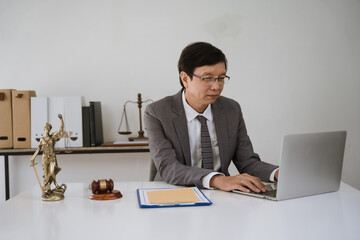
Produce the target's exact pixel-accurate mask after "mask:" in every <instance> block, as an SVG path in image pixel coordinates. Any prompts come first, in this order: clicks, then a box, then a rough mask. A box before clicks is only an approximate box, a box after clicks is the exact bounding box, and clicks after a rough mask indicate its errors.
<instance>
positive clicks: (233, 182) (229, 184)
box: [210, 173, 266, 192]
mask: <svg viewBox="0 0 360 240" xmlns="http://www.w3.org/2000/svg"><path fill="white" fill-rule="evenodd" d="M210 187H214V188H218V189H220V190H223V191H231V190H234V189H238V190H240V191H243V192H250V190H252V191H254V192H266V188H265V186H264V184H263V183H262V182H261V180H260V179H259V178H257V177H254V176H251V175H249V174H247V173H244V174H239V175H236V176H223V175H215V176H213V177H212V178H211V180H210Z"/></svg>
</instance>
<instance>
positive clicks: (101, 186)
mask: <svg viewBox="0 0 360 240" xmlns="http://www.w3.org/2000/svg"><path fill="white" fill-rule="evenodd" d="M113 189H114V182H113V180H112V179H109V180H106V179H101V180H98V181H95V180H94V181H93V182H92V183H91V191H92V193H93V194H97V193H109V192H112V190H113Z"/></svg>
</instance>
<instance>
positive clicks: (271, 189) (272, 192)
mask: <svg viewBox="0 0 360 240" xmlns="http://www.w3.org/2000/svg"><path fill="white" fill-rule="evenodd" d="M265 187H266V192H261V193H256V192H252V193H255V194H260V195H264V196H268V197H274V198H275V197H276V187H277V183H271V184H266V185H265Z"/></svg>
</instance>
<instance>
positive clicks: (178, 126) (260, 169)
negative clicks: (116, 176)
mask: <svg viewBox="0 0 360 240" xmlns="http://www.w3.org/2000/svg"><path fill="white" fill-rule="evenodd" d="M181 94H182V91H179V92H178V93H177V94H175V95H173V96H168V97H165V98H163V99H161V100H159V101H156V102H154V103H152V104H150V105H148V106H147V107H146V109H145V115H144V120H145V129H146V131H147V134H148V136H149V148H150V153H151V158H152V160H153V161H154V164H155V166H156V168H157V170H158V171H157V175H156V177H155V180H164V181H166V182H168V183H171V184H175V185H183V186H192V185H195V186H198V187H200V188H203V185H202V178H203V177H204V176H206V175H207V174H209V173H210V172H212V170H209V169H203V168H197V167H191V155H190V144H189V136H188V129H187V122H186V116H185V110H184V106H183V103H182V97H181ZM211 110H212V114H213V119H214V122H215V128H216V135H217V139H218V144H219V152H220V163H221V169H220V172H222V173H224V174H225V175H229V172H228V168H229V165H230V163H231V161H233V162H234V164H235V166H236V168H237V169H238V171H239V172H240V173H248V174H250V175H253V176H256V177H259V178H260V179H261V180H262V181H268V180H269V177H270V174H271V172H272V171H273V170H274V169H275V168H276V166H273V165H271V164H268V163H265V162H262V161H261V160H260V158H259V156H258V155H257V154H256V153H254V151H253V147H252V144H251V141H250V139H249V136H248V135H247V131H246V127H245V122H244V119H243V117H242V113H241V108H240V105H239V104H238V103H237V102H236V101H234V100H232V99H229V98H226V97H223V96H220V97H219V98H218V99H217V100H216V102H215V103H213V104H212V106H211Z"/></svg>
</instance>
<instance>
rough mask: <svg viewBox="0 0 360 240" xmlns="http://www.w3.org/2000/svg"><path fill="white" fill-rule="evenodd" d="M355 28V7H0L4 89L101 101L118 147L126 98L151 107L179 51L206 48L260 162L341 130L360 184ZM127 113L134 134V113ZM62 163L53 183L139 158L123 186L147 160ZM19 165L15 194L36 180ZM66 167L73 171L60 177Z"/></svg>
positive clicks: (348, 178) (350, 173)
mask: <svg viewBox="0 0 360 240" xmlns="http://www.w3.org/2000/svg"><path fill="white" fill-rule="evenodd" d="M359 23H360V1H358V0H353V1H350V0H344V1H335V0H328V1H323V0H305V1H287V0H277V1H275V0H274V1H267V0H263V1H250V0H248V1H240V0H228V1H222V0H212V1H209V0H206V1H205V0H204V1H194V0H182V1H167V0H154V1H146V0H143V1H141V0H138V1H131V0H126V1H125V0H124V1H110V0H103V1H95V0H83V1H81V0H75V1H74V0H71V1H70V0H63V1H54V0H47V1H45V0H32V1H28V0H17V1H16V0H15V1H14V0H0V81H1V84H0V88H2V89H4V88H15V89H19V90H26V89H34V90H36V92H37V95H38V96H65V95H82V96H84V97H85V101H86V102H88V101H95V100H99V101H101V103H102V108H103V121H104V137H105V141H114V140H124V139H125V137H124V136H121V135H118V134H117V133H116V132H117V128H118V125H119V122H120V117H121V113H122V105H123V104H124V102H125V101H127V100H133V101H136V97H137V93H139V92H140V93H142V94H143V98H144V99H149V98H151V99H153V100H157V99H160V98H162V97H164V96H166V95H170V94H174V93H176V92H177V91H178V90H179V89H180V85H179V83H178V76H177V75H178V73H177V68H176V65H177V60H178V57H179V55H180V52H181V50H182V49H183V48H184V47H185V45H187V44H188V43H190V42H194V41H208V42H211V43H213V44H214V45H215V46H217V47H219V48H220V49H222V50H223V51H224V52H225V54H226V55H227V58H228V60H229V69H228V75H229V76H231V82H230V83H229V85H227V86H226V87H225V89H224V92H223V94H224V95H226V96H229V97H232V98H234V99H236V100H237V101H239V102H240V104H241V105H242V108H243V112H244V116H245V120H246V122H247V127H248V131H249V134H250V137H251V139H252V141H253V144H254V147H255V150H256V151H257V152H258V153H259V154H260V155H261V156H262V158H263V160H264V161H268V162H270V163H274V164H278V161H279V155H280V153H279V152H280V142H281V137H282V136H283V135H284V134H287V133H302V132H313V131H327V130H343V129H344V130H347V131H348V139H347V144H346V152H345V162H344V169H343V181H345V182H346V183H349V184H350V185H352V186H354V187H356V188H358V189H360V174H358V172H359V170H360V161H359V158H360V150H359V149H360V148H359V147H360V146H359V143H360V127H359V123H360V108H359V102H360V28H359ZM128 111H129V112H128V117H129V120H130V121H131V123H130V125H131V128H132V131H133V132H134V134H137V131H138V116H137V106H136V105H131V104H130V105H129V106H128ZM64 158H66V159H67V160H63V162H62V160H60V162H59V164H60V166H62V167H63V171H62V172H61V173H60V174H59V175H58V177H59V178H61V174H63V176H64V177H65V178H66V179H67V180H69V181H72V180H74V181H80V180H81V179H84V181H85V179H86V180H88V179H92V178H94V179H96V176H94V175H93V176H91V174H92V173H95V172H96V170H98V169H99V165H96V163H94V162H95V161H97V160H95V159H98V160H99V164H100V166H101V167H103V168H108V169H109V170H111V171H113V170H114V166H115V165H116V166H117V167H118V168H119V169H123V167H122V165H117V164H119V163H118V162H119V159H120V158H122V159H123V160H124V161H126V160H127V161H137V160H139V159H143V163H144V165H136V164H135V165H134V166H132V167H133V169H136V170H135V171H134V172H133V171H127V172H125V173H121V174H123V175H122V177H121V178H122V179H125V180H126V179H134V178H133V174H135V172H136V171H137V170H139V171H144V168H147V167H148V166H147V163H148V162H146V160H147V159H148V155H146V156H145V155H142V156H137V155H136V156H133V155H131V154H129V155H127V156H126V158H125V159H124V158H123V157H122V155H119V154H115V155H106V156H102V157H98V155H94V156H92V158H91V159H92V162H91V164H88V163H86V162H85V159H84V158H85V157H84V155H73V156H72V157H71V161H73V162H74V163H70V160H69V159H68V158H70V157H68V156H66V157H65V156H64ZM86 158H88V157H86ZM102 158H106V159H107V164H102V162H101V160H102ZM0 160H1V158H0ZM123 160H122V161H123ZM27 161H28V157H12V158H11V162H12V163H11V172H10V174H11V176H14V175H18V179H19V180H18V181H17V182H16V184H15V183H14V180H12V181H13V183H12V195H14V194H16V193H17V192H18V191H21V190H23V188H26V187H27V185H29V184H30V183H29V182H30V181H32V182H31V184H36V182H35V179H34V176H33V173H32V172H31V171H32V170H31V169H26V170H24V171H22V169H23V165H22V164H25V166H27V164H28V163H27ZM139 161H140V160H139ZM78 162H81V163H82V164H80V165H79V163H78ZM67 164H69V166H68V165H67ZM1 165H2V164H0V166H1ZM70 165H71V166H72V165H74V167H75V166H76V167H77V171H76V176H72V175H71V176H70V175H69V174H68V173H66V171H69V170H65V168H66V169H71V167H70ZM84 165H85V166H87V167H84ZM145 165H146V166H145ZM64 166H66V167H64ZM1 167H2V166H1ZM1 169H2V168H0V170H1ZM26 171H28V172H26ZM25 172H26V174H24V173H25ZM89 172H90V173H91V174H89ZM144 172H146V171H144ZM19 173H21V174H19ZM0 174H3V173H0ZM0 177H1V179H0V194H2V192H3V190H2V189H1V188H2V187H3V186H2V185H3V184H2V183H1V182H2V181H3V180H2V179H3V177H2V175H0ZM30 178H31V180H29V179H30ZM142 179H143V177H139V180H142ZM145 179H147V176H146V177H145ZM14 184H15V185H14ZM0 197H1V195H0Z"/></svg>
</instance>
